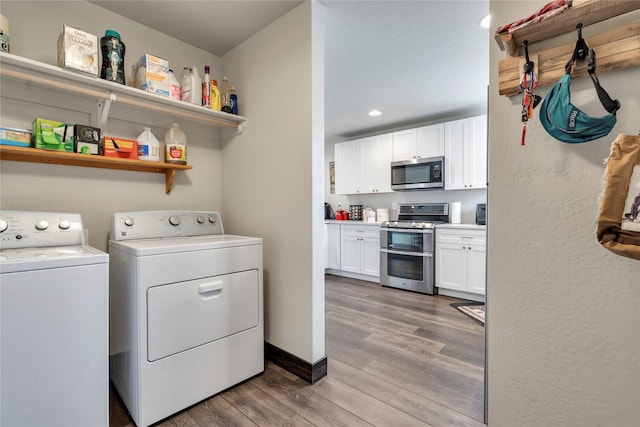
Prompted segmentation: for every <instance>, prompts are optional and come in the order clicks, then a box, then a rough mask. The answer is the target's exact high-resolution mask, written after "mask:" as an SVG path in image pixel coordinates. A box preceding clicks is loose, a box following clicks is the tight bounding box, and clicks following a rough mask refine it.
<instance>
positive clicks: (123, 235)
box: [110, 211, 224, 240]
mask: <svg viewBox="0 0 640 427" xmlns="http://www.w3.org/2000/svg"><path fill="white" fill-rule="evenodd" d="M218 234H224V228H223V227H222V221H221V220H220V214H219V213H218V212H208V211H140V212H117V213H115V214H113V221H112V223H111V236H110V239H111V240H135V239H158V238H165V237H166V238H169V237H192V236H211V235H218Z"/></svg>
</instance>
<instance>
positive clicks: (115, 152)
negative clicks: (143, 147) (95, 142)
mask: <svg viewBox="0 0 640 427" xmlns="http://www.w3.org/2000/svg"><path fill="white" fill-rule="evenodd" d="M100 151H101V152H102V154H103V155H104V156H106V157H117V158H119V159H132V160H137V159H138V141H136V140H135V139H124V138H115V137H112V136H104V137H103V138H102V139H101V140H100Z"/></svg>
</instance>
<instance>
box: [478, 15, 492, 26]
mask: <svg viewBox="0 0 640 427" xmlns="http://www.w3.org/2000/svg"><path fill="white" fill-rule="evenodd" d="M480 26H481V27H482V28H489V27H490V26H491V15H487V16H485V17H484V18H482V20H481V21H480Z"/></svg>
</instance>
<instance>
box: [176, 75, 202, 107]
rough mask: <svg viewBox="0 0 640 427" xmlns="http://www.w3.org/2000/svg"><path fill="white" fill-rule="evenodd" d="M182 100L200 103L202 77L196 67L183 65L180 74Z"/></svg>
mask: <svg viewBox="0 0 640 427" xmlns="http://www.w3.org/2000/svg"><path fill="white" fill-rule="evenodd" d="M180 84H181V86H182V100H183V101H185V102H190V103H192V104H196V105H202V79H201V78H200V75H199V74H198V69H197V68H196V67H184V69H183V70H182V75H181V76H180Z"/></svg>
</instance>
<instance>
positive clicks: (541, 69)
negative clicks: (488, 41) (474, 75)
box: [498, 1, 640, 96]
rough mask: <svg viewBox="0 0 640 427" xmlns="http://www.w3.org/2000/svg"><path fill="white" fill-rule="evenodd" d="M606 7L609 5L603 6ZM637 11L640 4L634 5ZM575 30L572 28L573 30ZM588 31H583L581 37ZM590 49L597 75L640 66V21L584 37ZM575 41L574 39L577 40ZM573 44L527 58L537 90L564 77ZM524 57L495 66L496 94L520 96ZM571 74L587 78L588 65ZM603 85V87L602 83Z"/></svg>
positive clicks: (574, 76)
mask: <svg viewBox="0 0 640 427" xmlns="http://www.w3.org/2000/svg"><path fill="white" fill-rule="evenodd" d="M603 3H607V4H608V3H609V2H603ZM633 3H635V4H636V7H637V8H640V1H635V2H633ZM574 29H575V26H574ZM585 33H587V34H588V30H587V31H585V30H584V28H583V32H582V34H583V37H584V36H585ZM584 39H585V41H586V42H587V45H588V46H589V48H591V49H593V50H595V52H596V73H597V75H598V76H599V77H600V76H601V75H602V74H604V73H606V72H609V71H615V70H621V69H624V68H629V67H633V66H638V65H640V21H636V22H632V23H631V24H628V25H625V26H623V27H620V28H616V29H614V30H611V31H607V32H605V33H602V34H598V35H596V36H593V37H590V36H587V37H584ZM576 40H577V36H576ZM574 47H575V42H572V43H568V44H565V45H562V46H559V47H556V48H552V49H547V50H543V51H540V52H536V53H533V54H530V55H529V57H530V59H531V61H533V62H534V64H535V73H536V77H537V78H538V86H539V87H541V86H550V85H553V84H555V83H556V82H557V81H558V80H559V79H560V77H562V75H563V74H564V73H565V70H564V67H565V65H566V63H567V61H569V59H570V58H571V55H572V53H573V49H574ZM523 66H524V57H513V58H507V59H504V60H502V61H500V63H499V64H498V92H499V93H500V95H506V96H514V95H517V94H518V93H520V92H521V91H520V87H519V86H520V78H521V77H522V70H523ZM574 67H575V68H574V70H573V72H572V73H571V76H572V77H573V78H579V77H587V76H588V73H587V61H586V60H585V61H581V62H576V65H575V66H574ZM604 84H606V83H604Z"/></svg>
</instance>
